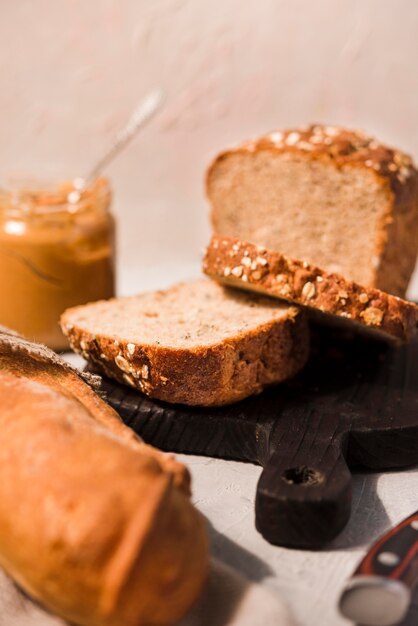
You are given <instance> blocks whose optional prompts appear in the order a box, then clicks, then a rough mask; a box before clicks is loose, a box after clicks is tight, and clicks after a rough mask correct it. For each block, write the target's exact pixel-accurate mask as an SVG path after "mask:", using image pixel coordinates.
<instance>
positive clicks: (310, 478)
mask: <svg viewBox="0 0 418 626" xmlns="http://www.w3.org/2000/svg"><path fill="white" fill-rule="evenodd" d="M313 344H314V345H313V354H312V357H311V359H310V362H309V364H308V365H307V367H306V368H305V370H304V371H303V372H302V373H301V374H300V375H299V376H297V377H296V378H294V379H293V380H292V381H290V382H289V383H287V384H283V385H278V386H276V387H273V388H270V389H268V390H267V391H264V392H263V393H262V394H260V395H259V396H254V397H252V398H249V399H247V400H244V401H242V402H239V403H237V404H235V405H232V406H229V407H221V408H200V407H186V406H175V405H168V404H166V403H163V402H159V401H154V400H150V399H149V398H147V397H145V396H144V395H142V394H141V393H139V392H136V391H134V390H132V389H130V388H128V387H125V386H123V385H119V384H117V383H115V382H113V381H109V380H107V379H103V382H102V390H103V392H105V397H106V398H107V400H108V402H109V403H110V404H111V405H112V406H113V407H114V408H115V409H116V410H117V411H118V412H119V414H120V415H121V417H122V418H123V420H124V421H125V422H126V423H127V424H128V425H129V426H131V427H132V428H133V429H134V430H135V431H136V432H137V433H138V434H140V435H141V437H143V438H144V439H145V441H147V442H149V443H152V444H153V445H155V446H156V447H158V448H161V449H163V450H169V451H173V452H182V453H190V454H202V455H207V456H213V457H220V458H224V459H235V460H239V461H249V462H252V463H257V464H259V465H261V466H262V467H263V468H264V470H263V472H262V475H261V477H260V480H259V483H258V486H257V493H256V500H255V512H256V526H257V529H258V530H259V532H260V533H261V534H262V535H263V536H264V537H265V538H266V539H267V540H268V541H270V542H271V543H274V544H277V545H282V546H287V547H298V548H311V549H317V548H320V547H322V546H324V545H325V544H326V543H327V542H329V541H330V540H332V539H333V538H334V537H335V536H336V535H337V534H338V533H339V532H340V531H341V530H342V529H343V528H344V526H345V524H346V523H347V521H348V519H349V516H350V508H351V472H350V469H349V468H367V469H369V470H371V471H377V470H379V471H380V470H386V469H393V468H404V467H407V466H411V465H414V464H416V463H418V339H415V340H413V341H412V342H411V343H410V344H409V345H406V346H402V347H400V348H389V347H386V346H383V345H382V344H380V343H377V342H376V343H373V342H370V341H365V340H364V339H362V338H360V337H356V338H350V337H346V338H343V337H341V336H339V335H336V334H335V332H334V331H325V330H322V331H321V332H318V333H314V341H313Z"/></svg>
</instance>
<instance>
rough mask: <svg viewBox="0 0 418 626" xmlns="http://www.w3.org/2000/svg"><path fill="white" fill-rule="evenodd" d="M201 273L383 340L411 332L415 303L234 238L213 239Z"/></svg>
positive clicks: (416, 320)
mask: <svg viewBox="0 0 418 626" xmlns="http://www.w3.org/2000/svg"><path fill="white" fill-rule="evenodd" d="M203 271H204V272H205V273H206V274H207V275H208V276H210V277H211V278H214V279H216V280H220V281H221V282H222V283H224V284H226V285H233V286H237V287H240V288H242V289H245V290H251V291H257V292H260V293H263V294H265V295H270V296H275V297H277V298H280V299H283V300H287V301H290V302H293V303H295V304H298V305H303V306H306V307H309V309H310V310H312V311H316V312H318V313H327V314H331V315H332V316H333V318H335V320H339V321H340V322H344V323H346V324H349V325H351V326H352V327H356V325H357V327H358V328H363V329H367V330H368V331H373V334H375V335H376V336H380V337H381V338H384V339H387V340H395V341H399V340H400V341H407V340H408V339H409V338H410V337H411V336H412V335H413V334H414V333H415V331H416V326H417V323H418V306H416V305H415V304H414V303H412V302H408V301H406V300H401V299H400V298H398V297H396V296H391V295H388V294H387V293H384V292H383V291H379V290H378V289H372V288H367V287H363V286H361V285H359V284H358V283H354V282H353V281H351V280H347V279H346V278H344V277H343V276H340V275H339V274H330V273H328V272H325V271H323V270H321V269H319V268H318V267H315V266H314V265H309V264H308V263H306V261H297V260H295V259H291V258H289V257H287V256H284V255H283V254H280V253H279V252H272V251H271V250H266V249H265V248H264V247H262V246H257V245H255V244H252V243H248V242H243V241H240V240H238V239H235V238H233V237H223V236H220V235H214V236H213V237H212V240H211V242H210V244H209V246H208V248H207V251H206V255H205V257H204V260H203Z"/></svg>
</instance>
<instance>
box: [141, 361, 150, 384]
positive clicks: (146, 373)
mask: <svg viewBox="0 0 418 626" xmlns="http://www.w3.org/2000/svg"><path fill="white" fill-rule="evenodd" d="M141 376H142V378H145V380H146V379H147V378H148V376H149V367H148V365H146V364H144V365H143V366H142V367H141Z"/></svg>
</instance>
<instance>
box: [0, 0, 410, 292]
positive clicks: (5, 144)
mask: <svg viewBox="0 0 418 626" xmlns="http://www.w3.org/2000/svg"><path fill="white" fill-rule="evenodd" d="M417 32H418V3H417V2H416V1H415V0H315V1H312V0H246V1H243V0H88V1H87V2H86V1H85V0H60V1H59V2H57V1H56V0H16V1H15V0H1V1H0V81H1V83H0V137H1V142H0V173H10V172H13V173H15V172H20V173H22V172H23V173H28V172H29V173H35V174H37V173H41V174H45V173H46V174H48V173H52V174H55V173H57V174H61V173H62V174H63V175H66V173H67V174H68V172H71V173H73V172H74V173H75V172H78V173H83V172H84V171H86V169H87V170H88V169H89V167H90V165H91V164H92V163H93V162H94V160H95V159H96V158H97V157H98V156H99V155H100V154H101V152H102V151H103V150H104V149H105V148H106V147H107V146H108V144H109V142H110V141H111V140H112V136H113V134H114V133H115V131H116V130H117V129H118V128H119V126H120V125H121V124H123V122H124V120H125V119H126V117H127V116H128V115H129V113H130V112H131V110H132V109H133V108H134V107H135V105H136V104H137V102H138V100H139V99H140V97H141V96H142V95H143V94H145V92H146V91H147V89H149V88H151V87H153V86H155V85H161V86H163V87H164V88H165V89H166V90H167V93H168V101H167V105H166V108H165V109H164V111H163V112H162V113H161V115H160V116H159V117H158V119H155V120H154V122H153V123H152V125H151V126H150V127H149V128H147V129H146V131H145V132H144V134H143V135H142V136H141V137H138V138H137V140H136V141H135V143H134V144H133V145H131V146H130V147H129V149H128V150H127V151H126V153H125V154H124V155H123V156H121V157H120V158H119V159H118V160H117V162H115V163H114V165H112V166H111V167H110V169H109V174H110V176H111V178H112V182H113V185H114V189H115V210H116V212H117V214H118V215H119V218H120V228H119V240H120V261H121V267H123V268H124V271H125V274H126V271H127V268H128V267H131V268H134V271H135V272H136V275H137V280H138V289H140V288H141V287H142V286H144V285H145V283H146V286H148V285H149V284H150V281H151V282H152V280H153V279H154V277H157V276H158V277H159V279H158V280H160V281H161V275H162V274H161V272H160V271H158V273H157V271H156V268H155V265H156V264H159V265H160V267H163V268H164V266H168V265H169V264H170V265H172V263H173V262H176V263H177V264H178V267H179V276H180V275H183V274H185V273H187V272H189V271H197V268H198V258H199V254H200V250H201V248H202V246H203V245H204V244H205V241H206V239H207V233H208V221H207V206H206V203H205V199H204V194H203V182H202V181H203V172H204V169H205V167H206V165H207V163H208V161H209V159H210V158H211V156H212V155H213V154H215V153H216V151H217V150H218V149H220V148H223V147H226V146H227V145H229V144H230V143H234V142H236V141H239V140H241V139H244V138H246V137H250V136H253V135H256V134H258V133H261V132H264V131H266V130H269V129H271V128H273V127H280V126H288V125H293V124H301V123H306V122H310V121H325V122H329V123H336V124H346V125H348V126H354V127H362V128H364V129H366V130H368V131H370V132H371V133H374V134H376V135H377V136H378V137H380V138H382V139H383V140H385V141H387V142H389V143H393V144H395V145H397V146H399V147H401V148H403V149H405V150H407V151H409V152H410V153H412V154H413V155H414V156H415V157H416V158H417V159H418V125H417V117H418V116H417V112H418V71H417V62H418V37H417ZM191 264H194V265H192V266H191ZM189 267H192V269H191V270H189V269H188V268H189ZM122 278H123V276H122ZM414 291H415V292H416V293H417V294H418V282H417V289H415V290H414Z"/></svg>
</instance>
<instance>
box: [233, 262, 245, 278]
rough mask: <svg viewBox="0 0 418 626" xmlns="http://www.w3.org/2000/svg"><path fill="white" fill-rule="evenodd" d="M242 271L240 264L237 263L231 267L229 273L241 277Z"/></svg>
mask: <svg viewBox="0 0 418 626" xmlns="http://www.w3.org/2000/svg"><path fill="white" fill-rule="evenodd" d="M242 273H243V267H242V265H237V266H236V267H233V268H232V270H231V274H233V275H234V276H236V277H237V278H241V276H242Z"/></svg>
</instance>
